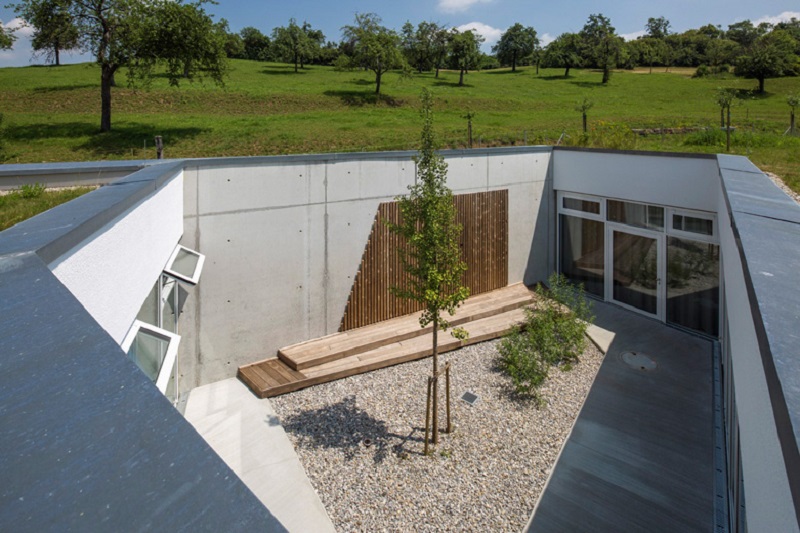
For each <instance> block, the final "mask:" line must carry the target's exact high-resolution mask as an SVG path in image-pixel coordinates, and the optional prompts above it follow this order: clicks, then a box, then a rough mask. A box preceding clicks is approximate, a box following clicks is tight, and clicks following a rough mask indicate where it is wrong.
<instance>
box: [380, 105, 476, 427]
mask: <svg viewBox="0 0 800 533" xmlns="http://www.w3.org/2000/svg"><path fill="white" fill-rule="evenodd" d="M421 114H422V136H421V146H420V149H419V154H418V155H417V156H416V158H415V162H416V165H417V180H416V183H415V184H414V185H411V186H409V194H408V195H407V196H401V197H398V198H397V202H398V204H399V207H400V221H399V223H397V224H391V223H389V228H390V229H391V231H392V232H394V233H396V234H397V235H399V236H401V237H402V238H403V240H404V241H405V245H404V246H403V247H402V248H401V249H400V250H399V251H398V253H399V254H400V262H401V264H402V265H403V269H404V270H405V272H406V273H407V274H408V277H409V281H408V282H407V285H406V286H404V287H395V288H393V289H392V292H393V294H395V295H396V296H399V297H401V298H408V299H411V300H414V301H416V302H419V303H420V304H422V306H423V309H422V315H421V316H420V319H419V323H420V326H421V327H425V326H427V325H428V324H432V327H433V343H432V351H433V375H434V376H435V375H436V374H437V372H438V371H439V345H438V334H439V330H442V331H445V330H446V329H447V328H448V327H449V324H448V322H447V320H446V319H445V318H444V317H443V316H442V314H443V313H444V312H445V311H446V312H447V313H449V314H451V315H452V314H453V313H454V312H455V310H456V308H457V307H458V306H459V305H460V304H461V302H463V301H464V300H465V299H466V298H467V297H468V296H469V289H468V288H467V287H464V286H463V285H462V284H461V283H462V276H463V274H464V272H465V271H466V270H467V265H466V263H464V261H462V260H461V249H460V246H459V244H460V239H461V225H459V224H458V223H457V222H456V209H455V204H454V203H453V192H452V191H451V190H450V189H449V188H448V187H447V163H445V162H444V158H443V157H442V156H441V155H440V154H438V153H437V152H436V148H437V143H436V138H435V136H434V133H433V97H432V96H431V93H430V92H429V91H428V90H427V89H423V91H422V112H421ZM461 333H462V332H461V331H460V330H456V331H454V332H453V334H454V335H455V336H459V335H461ZM437 393H438V391H437V388H436V386H435V382H434V390H433V414H434V415H433V441H434V442H437V441H438V437H437V433H438V414H437V412H438V409H437V405H438V402H437Z"/></svg>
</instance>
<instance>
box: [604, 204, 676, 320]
mask: <svg viewBox="0 0 800 533" xmlns="http://www.w3.org/2000/svg"><path fill="white" fill-rule="evenodd" d="M615 231H617V232H620V233H627V234H630V235H635V236H637V237H644V238H647V239H653V240H654V241H656V254H657V257H656V270H657V279H656V285H657V287H656V313H655V314H653V313H648V312H647V311H645V310H643V309H639V308H638V307H635V306H633V305H630V304H627V303H625V302H621V301H619V300H616V299H615V298H614V232H615ZM666 256H667V244H666V235H665V232H663V231H653V230H648V229H643V228H637V227H634V226H629V225H627V224H621V223H619V222H611V221H609V220H606V265H607V269H606V270H607V271H606V276H605V300H606V301H607V302H612V303H614V304H615V305H618V306H620V307H623V308H625V309H628V310H630V311H633V312H635V313H639V314H641V315H643V316H647V317H650V318H655V319H657V320H659V321H661V322H664V321H665V318H666V316H667V284H666V283H665V281H666V279H667V260H666Z"/></svg>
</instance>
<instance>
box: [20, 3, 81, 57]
mask: <svg viewBox="0 0 800 533" xmlns="http://www.w3.org/2000/svg"><path fill="white" fill-rule="evenodd" d="M71 3H72V0H31V1H30V2H27V3H26V4H24V9H22V10H20V11H19V12H18V14H19V16H20V17H21V18H22V19H23V20H25V22H26V23H27V24H28V25H30V26H32V27H33V38H32V39H31V46H32V48H33V51H34V53H35V54H34V55H36V54H42V55H44V58H45V60H46V61H48V62H50V63H53V64H54V65H56V66H58V65H60V64H61V51H62V50H73V49H75V48H78V46H79V45H80V40H79V35H78V28H76V27H75V24H74V23H73V20H72V15H71V14H70V11H69V6H70V4H71Z"/></svg>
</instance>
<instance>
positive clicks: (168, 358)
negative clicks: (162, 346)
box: [121, 320, 181, 394]
mask: <svg viewBox="0 0 800 533" xmlns="http://www.w3.org/2000/svg"><path fill="white" fill-rule="evenodd" d="M140 331H145V332H147V333H149V334H151V335H154V336H157V337H162V338H165V340H167V341H168V344H167V352H166V353H165V354H164V363H163V364H162V365H161V368H159V369H158V376H157V377H156V381H155V383H156V387H158V390H159V391H161V394H166V392H167V385H168V384H169V379H170V377H171V376H172V368H173V367H174V366H175V362H176V361H177V358H178V345H179V344H180V342H181V336H180V335H176V334H175V333H172V332H170V331H167V330H165V329H161V328H159V327H156V326H154V325H152V324H148V323H147V322H142V321H141V320H135V321H134V322H133V326H131V329H130V330H129V331H128V334H127V335H126V336H125V339H124V340H123V341H122V345H121V347H122V351H123V352H125V355H127V354H128V352H129V351H130V349H131V345H132V344H133V341H134V340H135V339H136V336H137V335H138V334H139V332H140Z"/></svg>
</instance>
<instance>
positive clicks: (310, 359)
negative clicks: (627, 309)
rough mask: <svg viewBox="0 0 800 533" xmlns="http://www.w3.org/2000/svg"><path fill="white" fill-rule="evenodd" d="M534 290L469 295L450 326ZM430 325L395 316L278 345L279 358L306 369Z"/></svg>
mask: <svg viewBox="0 0 800 533" xmlns="http://www.w3.org/2000/svg"><path fill="white" fill-rule="evenodd" d="M532 301H533V292H532V291H531V290H530V289H528V288H527V287H525V286H524V285H523V284H521V283H518V284H515V285H511V286H509V287H505V288H503V289H498V290H495V291H492V292H488V293H483V294H479V295H477V296H475V297H473V298H469V299H468V300H467V301H466V302H465V303H464V305H463V306H462V307H460V308H459V309H458V310H457V312H456V314H455V315H454V316H453V317H452V318H451V319H450V323H451V325H452V326H461V325H463V324H466V323H469V322H474V321H477V320H481V319H484V318H486V317H489V316H493V315H497V314H500V313H504V312H507V311H510V310H513V309H517V308H519V307H522V306H524V305H527V304H529V303H531V302H532ZM430 332H431V329H430V327H428V328H420V327H419V313H414V314H412V315H407V316H405V317H399V318H394V319H391V320H387V321H384V322H381V323H379V324H373V325H371V326H366V327H363V328H358V329H353V330H349V331H347V332H344V333H338V334H333V335H328V336H326V337H323V338H321V339H317V340H315V341H304V342H302V343H298V344H294V345H291V346H287V347H285V348H281V350H280V351H279V352H278V357H280V359H281V360H283V361H284V362H285V363H286V364H287V365H288V366H289V367H291V368H292V369H294V370H298V371H300V370H307V369H308V368H310V367H312V366H318V365H323V364H326V363H328V362H330V361H333V360H336V359H344V358H346V357H350V356H352V355H356V354H359V353H364V352H367V351H370V350H373V349H375V348H378V347H380V346H381V345H383V344H386V343H392V342H399V341H403V340H407V339H411V338H414V337H418V336H422V335H427V334H429V333H430Z"/></svg>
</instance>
